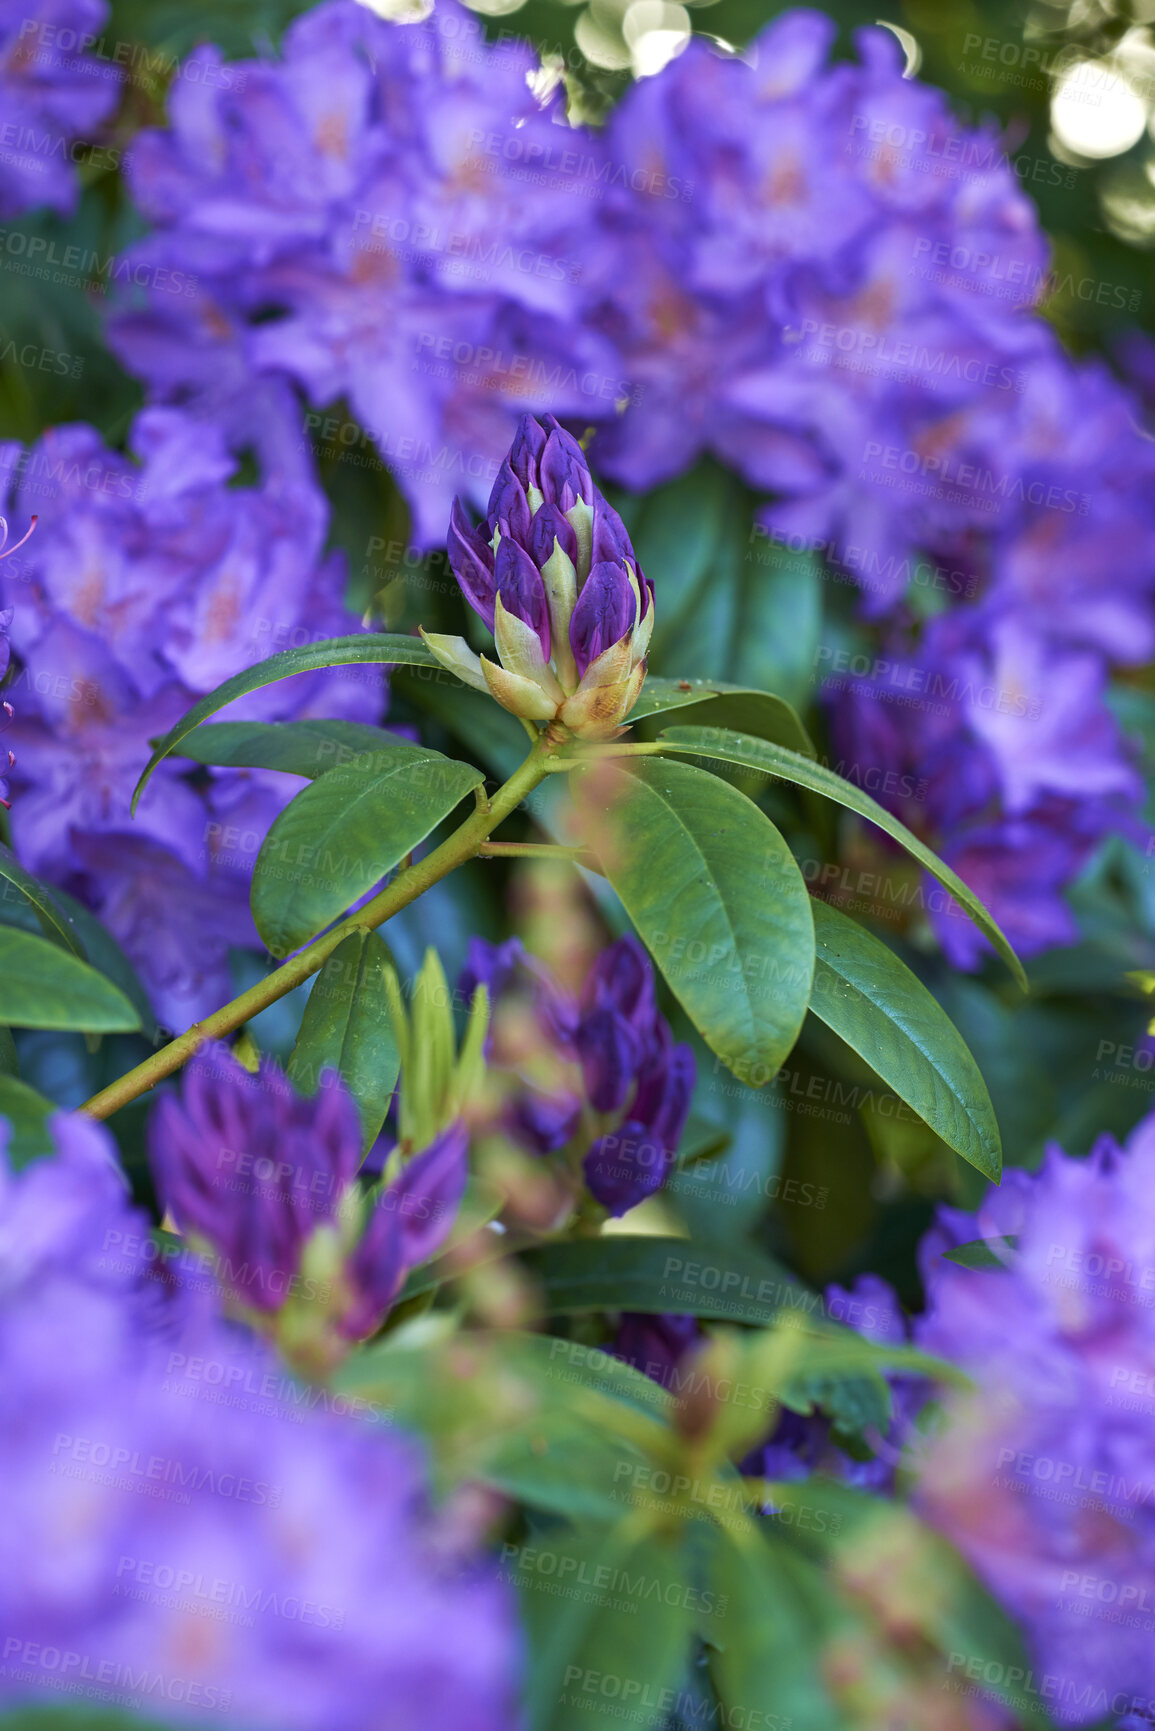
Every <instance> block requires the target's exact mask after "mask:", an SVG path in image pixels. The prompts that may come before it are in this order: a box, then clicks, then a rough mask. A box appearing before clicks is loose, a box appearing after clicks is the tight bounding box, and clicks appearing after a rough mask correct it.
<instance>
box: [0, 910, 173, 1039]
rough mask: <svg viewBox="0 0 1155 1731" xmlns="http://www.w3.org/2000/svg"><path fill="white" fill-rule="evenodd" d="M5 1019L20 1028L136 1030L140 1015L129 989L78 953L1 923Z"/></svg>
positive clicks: (0, 1001) (1, 1015) (1, 1013)
mask: <svg viewBox="0 0 1155 1731" xmlns="http://www.w3.org/2000/svg"><path fill="white" fill-rule="evenodd" d="M0 1021H2V1022H3V1023H4V1024H5V1026H7V1027H15V1028H75V1029H79V1030H80V1031H81V1032H84V1033H91V1034H111V1033H131V1032H133V1031H134V1030H135V1029H137V1028H139V1027H140V1015H139V1013H138V1011H137V1010H135V1009H134V1008H133V1006H132V1004H131V1003H130V1002H129V1000H128V999H127V998H126V997H125V995H124V993H123V992H122V991H120V990H119V988H118V987H116V986H114V985H113V984H112V982H111V981H110V980H106V979H105V978H104V976H103V975H102V974H98V973H97V971H96V969H95V968H92V967H89V965H88V963H87V962H82V961H81V960H80V959H79V957H77V956H74V955H72V953H71V952H70V951H68V950H63V949H61V948H60V947H59V945H57V944H54V943H51V942H50V941H49V940H48V939H47V938H42V937H35V936H33V934H32V933H31V932H22V931H18V930H17V929H16V928H15V927H13V926H0Z"/></svg>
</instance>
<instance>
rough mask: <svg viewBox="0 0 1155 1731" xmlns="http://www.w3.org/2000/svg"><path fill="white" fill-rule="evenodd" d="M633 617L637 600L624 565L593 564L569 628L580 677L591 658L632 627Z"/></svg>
mask: <svg viewBox="0 0 1155 1731" xmlns="http://www.w3.org/2000/svg"><path fill="white" fill-rule="evenodd" d="M636 617H637V603H636V601H635V599H634V592H633V589H632V588H631V587H630V580H629V577H628V576H627V575H626V571H625V567H624V566H622V565H614V564H611V563H610V562H609V561H608V560H605V561H603V562H602V563H600V564H598V565H595V566H594V568H593V570H592V571H591V572H590V574H589V576H588V577H587V578H586V580H585V583H584V584H583V586H582V592H581V594H580V595H579V596H578V598H577V606H576V607H575V608H574V610H573V618H572V619H571V620H570V627H569V640H570V647H571V648H572V650H573V654H574V660H575V662H576V663H577V670H578V677H579V678H581V677H583V676H584V674H585V671H586V669H587V667H588V666H589V665H590V662H591V661H596V660H597V658H598V656H599V655H601V654H602V653H603V652H604V651H605V650H607V649H609V648H610V646H611V644H614V643H620V642H621V640H622V638H623V637H625V636H626V635H627V633H628V632H630V631H632V630H633V626H634V621H635V618H636Z"/></svg>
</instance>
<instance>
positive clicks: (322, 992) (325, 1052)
mask: <svg viewBox="0 0 1155 1731" xmlns="http://www.w3.org/2000/svg"><path fill="white" fill-rule="evenodd" d="M389 966H390V959H389V951H388V949H387V948H386V947H385V944H384V942H383V940H382V939H381V938H379V937H378V935H377V933H376V932H351V933H350V934H349V936H348V937H347V938H345V939H343V941H342V942H341V943H340V944H338V946H337V948H336V949H335V950H334V951H333V953H332V955H331V956H330V957H329V958H328V960H327V961H326V963H325V965H324V967H323V968H322V969H321V971H320V973H319V974H318V975H317V978H316V980H315V981H314V983H313V989H312V991H311V992H310V993H309V1001H308V1003H307V1004H306V1006H305V1014H304V1016H303V1017H302V1019H301V1031H300V1033H299V1034H298V1036H297V1043H296V1045H295V1046H294V1047H293V1052H292V1056H291V1057H290V1059H289V1064H288V1074H289V1080H290V1081H291V1082H292V1083H293V1085H294V1087H296V1088H299V1089H300V1090H301V1092H302V1093H305V1094H313V1093H316V1091H317V1089H318V1087H320V1086H321V1085H322V1084H321V1074H322V1071H323V1070H325V1069H326V1068H328V1069H331V1070H336V1071H338V1072H339V1073H340V1075H341V1076H342V1077H343V1079H344V1081H345V1084H346V1086H347V1087H348V1089H349V1092H350V1093H351V1094H352V1096H353V1098H354V1100H355V1101H356V1102H357V1108H358V1110H359V1112H360V1114H361V1122H362V1124H363V1126H364V1130H365V1147H366V1149H368V1148H369V1147H370V1146H371V1145H372V1143H373V1142H374V1141H375V1140H376V1138H377V1136H378V1134H379V1133H380V1130H381V1126H382V1124H383V1123H384V1122H385V1114H386V1112H387V1111H388V1109H389V1101H390V1099H391V1097H392V1094H393V1089H394V1088H395V1087H396V1084H397V1073H398V1071H399V1070H400V1068H401V1055H400V1053H399V1051H398V1049H397V1037H396V1034H395V1033H394V1030H393V1019H392V1017H391V1015H390V1013H389V999H388V995H387V993H386V990H385V975H386V970H387V969H388V968H389Z"/></svg>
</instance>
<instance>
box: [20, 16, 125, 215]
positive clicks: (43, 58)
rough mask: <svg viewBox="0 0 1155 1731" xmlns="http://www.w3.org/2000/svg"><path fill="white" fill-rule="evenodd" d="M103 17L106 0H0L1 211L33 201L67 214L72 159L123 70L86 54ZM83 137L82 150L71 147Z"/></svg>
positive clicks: (103, 116) (74, 190) (106, 111)
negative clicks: (74, 149)
mask: <svg viewBox="0 0 1155 1731" xmlns="http://www.w3.org/2000/svg"><path fill="white" fill-rule="evenodd" d="M107 17H108V6H107V5H106V4H105V0H3V4H2V5H0V113H2V114H3V116H4V172H3V175H0V217H2V218H4V219H5V220H7V219H8V218H10V217H13V216H19V215H20V214H21V212H22V211H25V210H33V209H35V208H36V207H37V206H38V205H49V206H50V207H51V208H52V209H53V210H59V211H63V212H65V213H66V214H67V213H69V212H71V211H72V210H73V209H74V208H75V206H76V202H77V199H78V198H79V196H80V185H79V181H78V180H77V176H76V168H75V163H76V162H77V161H79V160H83V159H84V150H86V149H89V148H90V145H91V140H92V138H93V134H94V132H96V131H97V130H98V129H99V128H100V126H101V125H102V124H103V123H104V122H105V121H106V120H108V119H109V117H110V116H111V114H112V111H113V109H114V108H115V107H116V105H117V102H118V100H119V98H120V85H121V81H122V80H123V78H124V70H123V68H122V67H121V66H119V65H117V64H115V63H114V62H113V61H111V60H99V59H96V58H95V57H94V56H93V55H92V54H90V53H89V52H88V50H89V48H90V47H92V46H93V45H94V44H95V43H96V42H97V41H98V40H99V37H100V33H101V30H102V28H103V26H104V23H105V21H106V19H107ZM77 139H79V140H82V141H84V143H83V145H82V149H81V156H80V157H79V158H78V157H76V156H74V155H73V154H72V153H71V152H70V150H69V148H68V147H69V146H70V145H71V144H72V142H73V140H77Z"/></svg>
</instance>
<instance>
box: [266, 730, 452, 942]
mask: <svg viewBox="0 0 1155 1731" xmlns="http://www.w3.org/2000/svg"><path fill="white" fill-rule="evenodd" d="M484 779H485V777H484V776H483V775H482V772H481V771H480V770H479V769H475V768H474V767H473V765H472V764H469V763H456V762H454V760H453V759H452V758H448V757H442V756H441V753H440V752H437V751H427V750H425V748H424V747H422V746H416V745H394V746H388V747H386V748H385V749H383V750H381V751H376V752H371V753H369V754H368V755H367V756H365V757H358V758H357V759H356V760H355V761H354V762H353V763H349V764H345V765H344V766H343V767H342V768H340V769H330V770H327V771H326V772H325V774H324V775H322V776H318V778H317V780H316V781H314V782H311V783H310V784H309V786H308V787H306V788H303V789H302V791H301V792H300V793H299V794H298V795H297V797H296V799H294V800H293V801H292V803H291V804H290V805H288V806H286V807H285V810H284V811H283V812H281V814H280V816H279V817H278V818H277V820H276V822H275V823H274V824H273V827H272V828H271V829H270V831H269V833H268V835H267V836H266V837H265V840H264V842H263V844H262V846H261V851H260V853H259V854H258V855H257V863H256V866H255V868H254V871H253V888H252V904H253V918H254V920H255V921H256V926H257V930H258V932H260V934H261V937H262V939H263V940H264V942H265V944H266V945H267V946H268V948H269V950H270V951H271V952H272V954H273V955H275V956H284V955H287V954H288V953H289V952H290V951H291V950H295V949H296V948H297V947H298V946H299V945H301V944H303V943H306V942H307V941H308V940H309V939H310V938H312V937H315V936H316V934H317V933H318V932H319V931H321V930H323V928H324V927H325V926H327V925H328V924H329V922H330V921H331V920H334V919H336V918H337V917H338V915H339V914H342V913H344V912H345V910H346V908H348V907H349V906H351V904H352V903H353V902H355V901H356V900H357V899H358V898H359V897H360V896H363V895H364V894H365V893H366V891H368V890H370V889H372V888H373V886H374V884H377V883H379V882H380V880H381V879H382V878H383V877H384V876H385V874H386V873H387V872H389V871H392V869H393V867H394V866H395V865H397V864H398V863H399V861H401V860H403V859H404V858H405V855H406V854H408V853H411V852H412V851H413V849H414V848H415V847H416V846H417V845H418V843H419V842H422V841H424V840H425V837H426V836H427V835H428V834H429V832H430V830H433V829H436V827H437V825H438V824H439V823H440V822H441V821H442V819H443V818H446V817H448V816H449V813H450V812H451V811H452V810H453V808H454V807H455V806H456V805H458V804H459V803H460V801H461V800H462V799H464V798H465V796H466V794H468V793H469V792H470V791H471V790H472V789H473V788H475V787H478V786H480V784H481V783H482V781H484Z"/></svg>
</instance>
